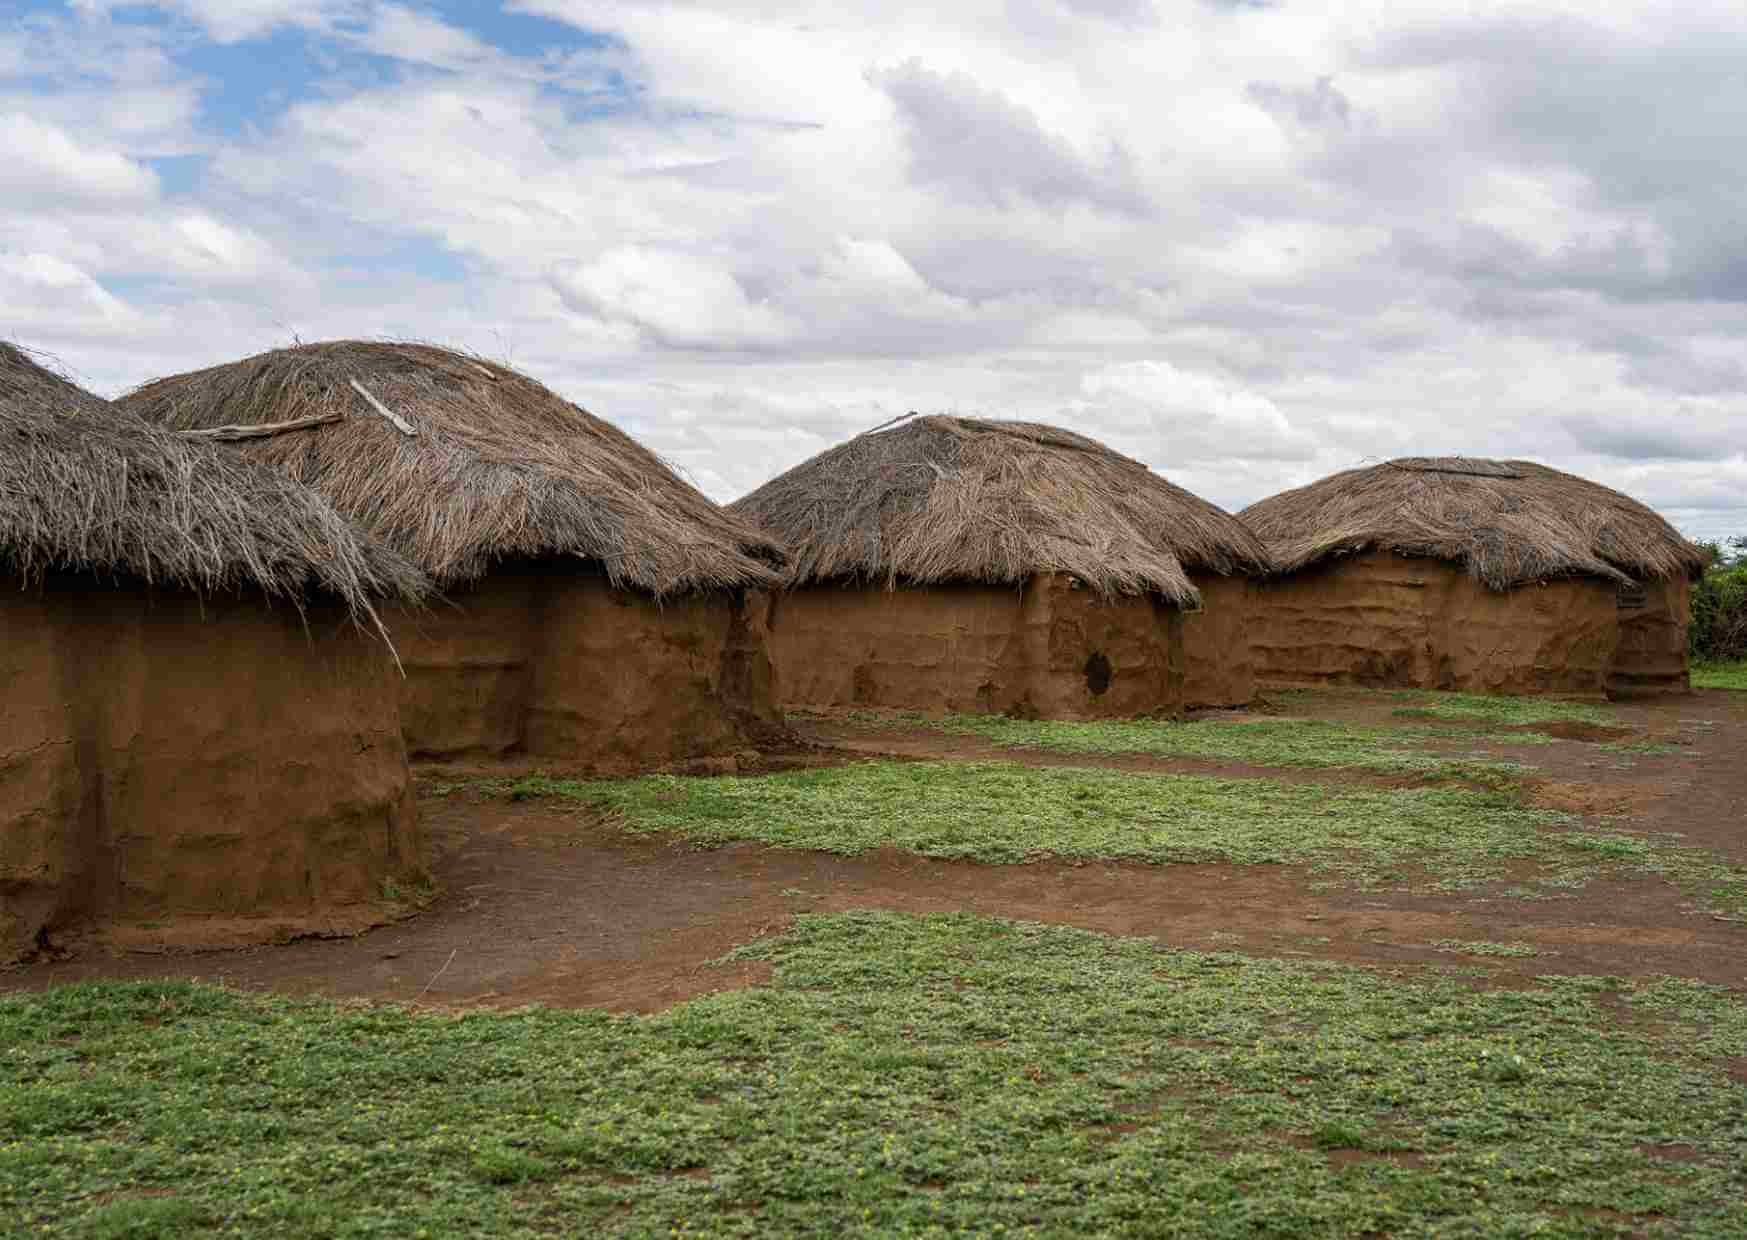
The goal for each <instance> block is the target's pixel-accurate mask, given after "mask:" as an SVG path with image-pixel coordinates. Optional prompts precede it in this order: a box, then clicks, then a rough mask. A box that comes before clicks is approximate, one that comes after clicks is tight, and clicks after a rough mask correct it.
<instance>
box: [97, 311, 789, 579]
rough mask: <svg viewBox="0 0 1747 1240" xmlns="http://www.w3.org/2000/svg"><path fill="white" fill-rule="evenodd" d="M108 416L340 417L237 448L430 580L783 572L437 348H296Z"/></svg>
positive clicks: (624, 446) (626, 457) (486, 366)
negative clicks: (513, 565)
mask: <svg viewBox="0 0 1747 1240" xmlns="http://www.w3.org/2000/svg"><path fill="white" fill-rule="evenodd" d="M120 404H121V405H122V407H123V408H126V409H129V410H132V411H135V412H137V413H138V414H140V415H141V416H142V417H144V418H146V419H147V420H148V421H152V422H156V423H159V424H162V425H164V426H169V427H175V428H178V429H192V428H197V427H204V428H211V427H216V426H222V425H227V424H230V425H244V426H260V425H265V424H268V423H276V422H283V421H287V420H291V419H296V418H305V417H314V416H320V415H327V414H338V415H340V416H339V419H338V420H337V421H335V422H333V423H331V424H329V425H324V426H319V427H316V428H314V429H311V430H305V431H298V432H296V433H292V434H284V435H275V436H272V437H269V438H264V439H257V440H252V441H249V442H247V443H245V444H243V445H241V446H240V447H239V449H238V450H240V451H244V452H247V453H248V454H249V455H250V456H252V457H253V458H255V459H256V460H258V461H262V462H265V463H267V464H269V465H272V466H273V467H274V468H275V469H277V470H279V471H280V472H281V473H283V474H285V475H286V476H287V477H290V478H293V479H296V480H297V481H298V482H301V483H304V484H306V485H308V486H311V487H314V488H315V489H316V490H318V491H320V492H321V493H322V494H323V495H325V496H327V497H328V498H329V499H330V500H331V501H333V503H334V504H335V506H336V507H338V508H339V509H340V510H341V511H342V512H344V513H346V514H347V515H349V516H351V517H352V518H354V519H355V520H357V521H358V522H359V523H361V524H362V525H363V526H364V527H365V528H366V529H367V530H369V531H370V533H372V534H373V535H375V536H376V537H378V538H380V539H382V540H383V541H384V542H386V543H387V544H388V545H389V546H391V547H393V548H395V549H396V550H397V551H399V552H401V553H402V554H403V555H405V556H407V557H408V558H410V559H411V560H413V561H414V562H415V563H417V564H419V565H420V566H421V567H423V568H424V569H425V571H426V572H428V573H429V574H430V575H431V576H432V577H433V578H434V579H436V580H437V581H438V582H439V583H440V584H443V585H454V584H460V583H465V582H468V581H471V580H474V579H476V578H478V577H480V576H481V575H483V574H484V573H485V572H486V571H488V569H489V568H490V567H491V565H493V564H494V563H497V562H498V561H501V560H509V559H538V558H546V557H553V556H571V557H577V558H580V559H583V560H587V561H590V562H596V563H598V564H599V565H600V566H601V567H602V568H603V569H604V570H605V572H606V575H607V577H608V578H609V579H610V580H611V581H612V582H613V584H615V585H619V586H629V587H632V588H635V589H639V590H642V591H645V592H647V593H650V594H653V595H655V596H656V597H662V596H665V595H669V594H676V593H686V592H692V591H700V590H710V589H719V588H731V587H736V586H757V585H769V584H773V583H774V582H775V581H776V580H777V576H776V573H775V572H774V571H773V569H774V568H775V567H776V566H780V565H781V564H782V562H783V553H782V551H781V549H780V548H779V547H778V546H777V545H776V544H775V543H774V542H772V541H771V540H770V539H769V538H767V537H765V536H764V535H762V534H760V533H758V532H756V531H754V530H752V529H750V528H749V527H747V526H745V525H743V524H742V523H741V522H740V521H738V520H736V519H734V518H733V517H730V516H729V515H728V514H727V513H725V512H724V511H723V510H722V509H721V508H719V507H717V506H716V505H715V504H713V503H711V502H710V501H709V500H708V499H707V498H705V497H704V495H702V494H701V493H700V492H699V491H698V490H697V489H696V488H695V487H692V486H690V485H689V484H687V483H686V482H684V481H682V480H681V479H680V478H679V477H678V476H677V475H676V474H675V473H674V472H673V471H672V470H671V469H669V468H668V467H667V465H666V464H664V463H663V462H662V461H661V459H660V458H659V457H657V456H656V455H655V454H654V453H652V452H650V451H649V450H648V449H646V448H644V447H643V446H642V445H640V444H638V443H637V442H636V441H635V440H633V439H631V438H630V437H629V436H628V435H626V434H625V433H624V432H622V431H620V430H619V429H618V428H617V427H615V426H613V425H611V424H610V423H608V422H605V421H603V420H601V419H600V418H597V417H595V416H594V415H593V414H590V413H588V412H587V411H585V410H583V409H580V408H578V407H577V406H575V405H573V404H571V403H569V402H568V401H565V400H563V399H561V398H559V397H558V396H556V395H554V394H553V393H552V392H551V391H549V390H548V389H546V388H545V387H543V386H542V385H540V384H539V383H536V382H535V381H534V380H532V379H530V378H528V377H527V376H525V375H522V374H519V373H517V372H516V371H513V370H510V369H509V368H507V367H504V366H501V365H498V364H496V363H494V362H490V361H487V360H486V359H483V358H477V357H472V356H468V355H466V354H462V353H457V352H454V351H451V350H448V349H441V348H436V347H434V346H431V345H421V344H402V343H392V342H368V341H337V342H332V343H327V344H313V345H300V346H298V347H296V348H290V349H278V350H275V351H273V352H271V353H263V354H261V355H260V356H258V357H251V358H248V359H246V360H244V361H240V362H233V363H230V364H228V365H224V366H216V367H213V368H211V369H209V370H202V371H196V372H194V373H192V374H185V375H178V376H175V377H173V378H168V379H159V380H157V381H156V382H154V383H149V384H146V385H145V386H144V387H142V388H140V389H139V390H138V391H136V392H133V393H131V394H130V395H128V396H126V397H124V398H123V399H122V400H121V402H120ZM391 417H392V418H394V419H399V420H400V421H402V422H404V423H405V424H406V426H407V427H408V428H409V429H410V431H411V432H412V433H410V434H408V433H405V432H403V431H402V430H401V429H399V428H397V427H396V425H394V423H393V421H391Z"/></svg>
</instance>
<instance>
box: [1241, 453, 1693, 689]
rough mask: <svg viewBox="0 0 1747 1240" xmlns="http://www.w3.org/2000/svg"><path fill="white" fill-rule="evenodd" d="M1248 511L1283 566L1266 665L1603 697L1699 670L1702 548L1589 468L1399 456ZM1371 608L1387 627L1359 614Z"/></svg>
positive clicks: (1310, 673) (1679, 682) (1277, 673)
mask: <svg viewBox="0 0 1747 1240" xmlns="http://www.w3.org/2000/svg"><path fill="white" fill-rule="evenodd" d="M1239 516H1240V517H1241V518H1242V520H1243V521H1244V522H1245V523H1246V524H1247V525H1249V526H1250V528H1251V529H1253V530H1254V531H1255V532H1256V533H1257V534H1258V535H1259V536H1260V537H1261V539H1262V541H1263V542H1265V543H1266V544H1267V546H1268V550H1269V551H1270V552H1271V553H1272V554H1273V556H1274V559H1275V561H1276V562H1277V563H1278V564H1279V566H1280V571H1281V572H1282V573H1284V574H1286V575H1285V576H1284V577H1283V578H1281V579H1280V580H1278V581H1277V582H1276V583H1274V584H1272V585H1270V586H1269V588H1268V590H1267V595H1268V600H1269V606H1268V607H1267V609H1266V612H1267V617H1268V619H1267V622H1266V624H1265V625H1264V626H1263V628H1264V630H1265V631H1264V632H1262V634H1261V636H1260V637H1259V639H1258V641H1259V644H1258V648H1257V649H1258V660H1259V662H1260V663H1261V664H1262V665H1263V671H1262V675H1263V677H1264V679H1268V680H1275V681H1283V682H1288V683H1302V682H1304V681H1307V680H1308V681H1327V680H1335V681H1342V680H1358V681H1361V682H1366V683H1389V684H1395V683H1400V684H1418V685H1441V686H1443V687H1450V688H1458V687H1460V688H1479V689H1492V690H1497V691H1501V692H1531V691H1559V692H1571V693H1583V694H1590V695H1594V694H1599V693H1601V692H1603V691H1612V692H1620V691H1624V690H1626V689H1629V688H1644V687H1684V685H1685V683H1686V610H1687V582H1688V580H1689V579H1690V578H1692V577H1694V576H1696V575H1698V574H1699V573H1700V572H1702V571H1703V568H1704V564H1705V556H1704V553H1703V552H1702V551H1701V550H1700V549H1699V548H1698V547H1696V546H1694V545H1693V544H1692V543H1690V542H1688V541H1687V540H1686V539H1685V538H1682V537H1681V536H1680V534H1679V533H1678V532H1677V531H1676V530H1675V529H1674V528H1673V527H1672V526H1671V525H1669V524H1668V522H1667V521H1665V520H1663V519H1662V518H1661V517H1660V516H1658V515H1657V514H1656V513H1655V512H1653V511H1652V510H1651V509H1649V508H1647V507H1645V506H1644V505H1643V504H1641V503H1639V502H1638V501H1636V500H1634V499H1631V498H1630V497H1628V496H1625V495H1622V494H1620V493H1619V492H1618V491H1614V490H1610V489H1609V488H1607V487H1604V486H1601V485H1599V484H1597V483H1594V482H1590V481H1588V480H1587V479H1584V478H1579V477H1576V476H1574V475H1572V474H1567V473H1562V472H1560V471H1559V470H1556V469H1550V468H1548V467H1547V466H1545V465H1538V464H1536V463H1534V462H1532V461H1518V460H1489V459H1484V458H1478V457H1404V458H1402V459H1399V460H1394V461H1386V462H1384V463H1382V464H1379V465H1372V466H1368V467H1366V468H1362V469H1352V470H1347V471H1345V472H1343V473H1338V474H1334V475H1332V476H1331V477H1328V478H1324V479H1322V480H1321V481H1319V482H1314V483H1312V484H1311V485H1309V486H1305V487H1299V488H1297V489H1296V490H1291V491H1286V492H1283V493H1282V494H1279V495H1275V496H1273V497H1271V498H1269V499H1265V500H1262V501H1261V502H1259V503H1256V504H1252V505H1251V506H1250V507H1248V508H1246V509H1244V510H1243V512H1241V513H1240V514H1239ZM1408 578H1412V580H1411V581H1410V580H1408ZM1463 582H1466V583H1467V584H1465V585H1464V584H1462V583H1463ZM1404 591H1405V592H1404ZM1359 596H1364V597H1365V598H1366V599H1367V600H1368V601H1367V602H1366V605H1365V607H1364V608H1363V609H1360V610H1355V609H1354V605H1355V599H1356V598H1357V597H1359ZM1361 614H1362V615H1364V616H1366V617H1369V619H1367V620H1366V623H1367V624H1371V623H1375V625H1377V626H1378V627H1377V629H1376V631H1375V632H1369V631H1367V632H1366V633H1360V632H1358V631H1357V630H1355V629H1354V628H1353V626H1354V625H1355V624H1358V621H1356V620H1354V619H1353V617H1355V616H1359V615H1361ZM1342 616H1344V617H1346V619H1345V620H1342V619H1341V617H1342ZM1343 626H1344V627H1343Z"/></svg>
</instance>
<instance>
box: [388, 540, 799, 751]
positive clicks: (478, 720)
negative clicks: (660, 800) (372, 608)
mask: <svg viewBox="0 0 1747 1240" xmlns="http://www.w3.org/2000/svg"><path fill="white" fill-rule="evenodd" d="M391 629H392V632H393V634H394V640H395V645H396V648H397V649H398V650H399V651H400V657H401V661H402V662H403V663H404V664H405V665H406V669H407V679H406V682H405V685H404V688H403V693H402V702H401V718H402V726H403V727H404V728H405V732H406V740H407V746H408V749H409V750H410V751H411V752H412V754H413V756H414V757H415V758H424V759H437V760H454V759H463V758H478V757H503V756H508V755H512V754H516V755H527V756H534V757H547V758H553V759H557V760H561V761H563V762H565V763H566V764H570V765H580V766H585V767H590V768H594V769H598V770H601V771H621V770H633V769H636V768H639V767H647V766H652V765H659V764H661V763H666V762H672V761H676V760H682V759H687V758H695V757H701V756H705V755H709V754H724V753H732V752H733V751H734V750H736V749H740V748H744V747H746V746H748V745H754V744H757V743H759V742H761V741H763V740H767V739H769V737H770V734H771V733H772V732H773V731H775V730H777V729H780V727H781V716H780V715H779V713H778V712H777V710H776V705H775V701H774V698H773V696H772V676H771V668H770V657H769V653H768V651H767V650H766V646H765V634H764V629H763V612H762V608H759V607H753V606H749V605H748V603H747V602H746V600H744V599H743V598H742V597H741V596H739V595H737V594H735V593H733V592H730V591H718V592H715V593H711V594H707V595H692V596H687V597H683V598H677V599H669V600H667V601H666V602H663V603H659V604H658V603H656V602H655V601H654V600H653V599H651V598H648V597H647V596H644V595H641V594H637V593H633V592H630V591H625V590H615V589H613V588H612V587H611V586H610V585H609V584H608V583H607V581H606V579H605V578H604V577H603V576H601V575H600V574H599V573H598V572H591V571H589V570H588V569H587V568H586V567H584V566H577V567H574V568H573V567H571V566H569V565H565V564H552V565H540V564H527V565H506V566H502V567H500V568H499V569H498V570H496V571H494V572H493V573H492V574H491V575H490V576H489V577H487V578H486V579H485V580H484V581H482V582H481V583H479V584H478V585H477V586H474V587H472V588H470V589H467V590H463V591H459V592H457V593H455V594H454V595H453V596H452V597H451V598H450V599H449V600H448V602H446V603H442V604H439V605H437V606H436V607H434V608H433V609H432V610H431V611H429V612H427V613H424V614H422V615H403V616H401V617H399V618H397V620H396V621H395V622H394V623H393V624H392V625H391Z"/></svg>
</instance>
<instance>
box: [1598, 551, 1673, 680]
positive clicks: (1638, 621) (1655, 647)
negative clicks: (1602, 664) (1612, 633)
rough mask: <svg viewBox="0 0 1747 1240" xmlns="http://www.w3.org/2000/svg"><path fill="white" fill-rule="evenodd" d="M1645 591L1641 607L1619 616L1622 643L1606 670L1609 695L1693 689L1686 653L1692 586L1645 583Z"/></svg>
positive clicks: (1669, 583) (1666, 582) (1664, 582)
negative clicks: (1611, 663)
mask: <svg viewBox="0 0 1747 1240" xmlns="http://www.w3.org/2000/svg"><path fill="white" fill-rule="evenodd" d="M1643 589H1644V595H1643V598H1644V603H1643V606H1641V607H1632V608H1627V609H1622V610H1621V611H1620V613H1619V620H1620V642H1619V647H1618V649H1616V650H1615V652H1614V661H1613V666H1612V667H1610V668H1609V669H1608V693H1609V694H1610V695H1612V696H1616V697H1630V696H1632V695H1635V694H1643V693H1685V692H1687V691H1688V690H1690V689H1691V688H1692V680H1691V668H1690V667H1689V666H1688V647H1687V627H1688V625H1689V624H1690V622H1691V619H1692V585H1691V583H1690V582H1688V581H1687V580H1686V578H1684V577H1678V578H1675V579H1674V580H1672V581H1650V582H1646V583H1645V585H1644V587H1643Z"/></svg>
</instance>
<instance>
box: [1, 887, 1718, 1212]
mask: <svg viewBox="0 0 1747 1240" xmlns="http://www.w3.org/2000/svg"><path fill="white" fill-rule="evenodd" d="M737 954H738V955H740V956H742V957H752V958H758V959H764V960H768V961H769V962H771V964H772V965H774V966H775V970H776V976H775V982H774V984H773V985H772V986H771V987H769V988H767V989H758V990H750V991H740V992H734V993H724V994H719V995H714V996H710V997H708V998H705V999H700V1000H695V1001H693V1002H691V1003H688V1004H686V1005H684V1006H682V1007H679V1008H676V1009H674V1010H672V1011H670V1012H667V1013H665V1014H662V1015H659V1016H654V1017H609V1016H606V1015H602V1014H598V1013H591V1012H556V1011H542V1010H537V1009H535V1010H525V1011H520V1012H514V1013H507V1014H499V1013H480V1012H474V1013H469V1014H466V1015H462V1016H453V1015H441V1014H423V1013H415V1012H411V1011H406V1010H401V1009H396V1008H384V1007H362V1006H343V1005H336V1004H332V1003H325V1002H316V1001H306V1000H292V999H285V998H274V997H265V996H253V995H243V994H238V993H235V992H227V991H222V990H215V989H210V988H203V987H197V986H192V985H180V984H162V983H158V984H133V985H85V986H77V987H68V988H64V989H61V990H56V991H51V992H48V993H44V994H23V995H12V996H7V997H4V998H0V1064H3V1065H4V1070H3V1071H0V1133H3V1134H4V1135H3V1136H0V1218H4V1219H6V1220H7V1221H8V1224H9V1225H10V1226H14V1227H16V1228H17V1230H18V1234H23V1233H26V1232H28V1233H29V1234H33V1235H45V1236H74V1235H77V1236H181V1235H188V1234H199V1233H203V1232H211V1233H215V1234H231V1235H266V1234H271V1235H275V1236H286V1237H314V1236H347V1237H350V1236H386V1235H394V1236H419V1235H428V1236H453V1235H491V1236H529V1235H541V1234H555V1233H561V1234H574V1235H611V1234H620V1235H656V1234H662V1235H665V1234H670V1233H673V1232H683V1233H685V1234H702V1235H741V1236H767V1235H846V1236H886V1235H897V1234H921V1233H924V1232H933V1233H937V1234H947V1233H960V1232H973V1233H976V1234H983V1235H986V1234H992V1233H997V1232H1002V1231H1006V1232H1030V1233H1036V1234H1044V1235H1062V1236H1069V1235H1082V1236H1091V1235H1109V1234H1147V1235H1161V1236H1165V1235H1180V1236H1215V1237H1218V1236H1246V1237H1247V1236H1257V1235H1266V1236H1280V1237H1287V1236H1291V1237H1300V1236H1329V1237H1337V1236H1339V1237H1344V1236H1354V1235H1361V1234H1367V1233H1377V1234H1390V1235H1396V1236H1407V1235H1414V1236H1422V1235H1424V1236H1481V1235H1483V1236H1524V1235H1530V1234H1534V1235H1552V1236H1597V1235H1610V1234H1642V1233H1651V1234H1655V1233H1660V1232H1663V1231H1668V1232H1675V1231H1678V1232H1679V1233H1680V1234H1682V1235H1692V1236H1719V1237H1720V1236H1738V1235H1740V1234H1742V1233H1743V1230H1744V1229H1747V1206H1744V1205H1743V1202H1744V1200H1747V1122H1744V1121H1743V1116H1747V1087H1744V1086H1743V1085H1741V1084H1740V1083H1738V1082H1736V1081H1733V1080H1731V1079H1730V1077H1729V1075H1728V1074H1727V1067H1726V1064H1727V1060H1726V1059H1725V1058H1724V1057H1725V1056H1728V1055H1732V1054H1737V1053H1739V1051H1740V1048H1741V1046H1742V1045H1743V1044H1744V1042H1747V1008H1744V1006H1743V1004H1742V1003H1741V1002H1740V1001H1739V999H1737V998H1734V997H1731V996H1730V995H1728V994H1727V993H1726V992H1721V991H1717V990H1713V989H1707V988H1703V987H1699V986H1696V985H1692V984H1688V983H1683V982H1677V981H1660V982H1652V983H1648V984H1643V985H1639V986H1629V985H1626V984H1624V983H1620V982H1618V981H1617V980H1615V979H1607V978H1575V979H1573V978H1565V979H1545V980H1547V981H1548V982H1550V983H1551V982H1554V981H1556V982H1557V983H1558V984H1549V985H1547V986H1545V987H1543V988H1538V989H1530V990H1497V991H1482V992H1476V991H1475V990H1473V989H1471V988H1470V987H1468V986H1466V985H1463V984H1462V983H1461V982H1460V981H1458V980H1455V979H1440V978H1433V977H1425V976H1422V977H1420V978H1418V980H1411V981H1410V980H1402V979H1399V978H1391V977H1388V976H1384V975H1380V974H1377V973H1373V972H1366V971H1361V970H1356V969H1350V968H1345V967H1339V966H1312V965H1306V964H1287V963H1283V962H1278V961H1267V960H1255V959H1249V958H1244V957H1234V956H1227V955H1218V954H1203V953H1195V952H1181V951H1166V950H1161V949H1160V948H1158V947H1157V946H1156V945H1154V944H1153V943H1151V942H1149V941H1144V940H1133V939H1130V940H1121V939H1108V938H1103V937H1100V936H1098V935H1095V934H1091V933H1088V932H1085V931H1079V930H1073V929H1066V928H1060V927H1045V926H1038V925H1031V924H1023V923H1018V924H1016V923H1009V922H1000V921H991V920H984V919H979V918H975V917H971V916H968V915H962V914H958V915H945V916H934V917H908V916H901V915H897V914H882V913H861V914H851V915H841V916H831V917H803V918H801V919H800V920H799V921H798V923H797V924H796V926H795V928H794V930H793V931H792V932H791V933H789V934H787V935H785V936H783V937H781V938H777V939H768V940H761V941H759V942H758V943H755V944H752V945H750V946H748V947H746V948H744V949H742V950H741V952H739V953H737ZM1614 1011H1623V1012H1625V1013H1626V1014H1627V1020H1626V1021H1625V1022H1623V1024H1622V1023H1616V1021H1615V1019H1614V1017H1613V1015H1612V1013H1613V1012H1614ZM1634 1016H1642V1017H1643V1018H1644V1019H1643V1020H1641V1021H1640V1020H1635V1019H1632V1017H1634Z"/></svg>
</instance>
